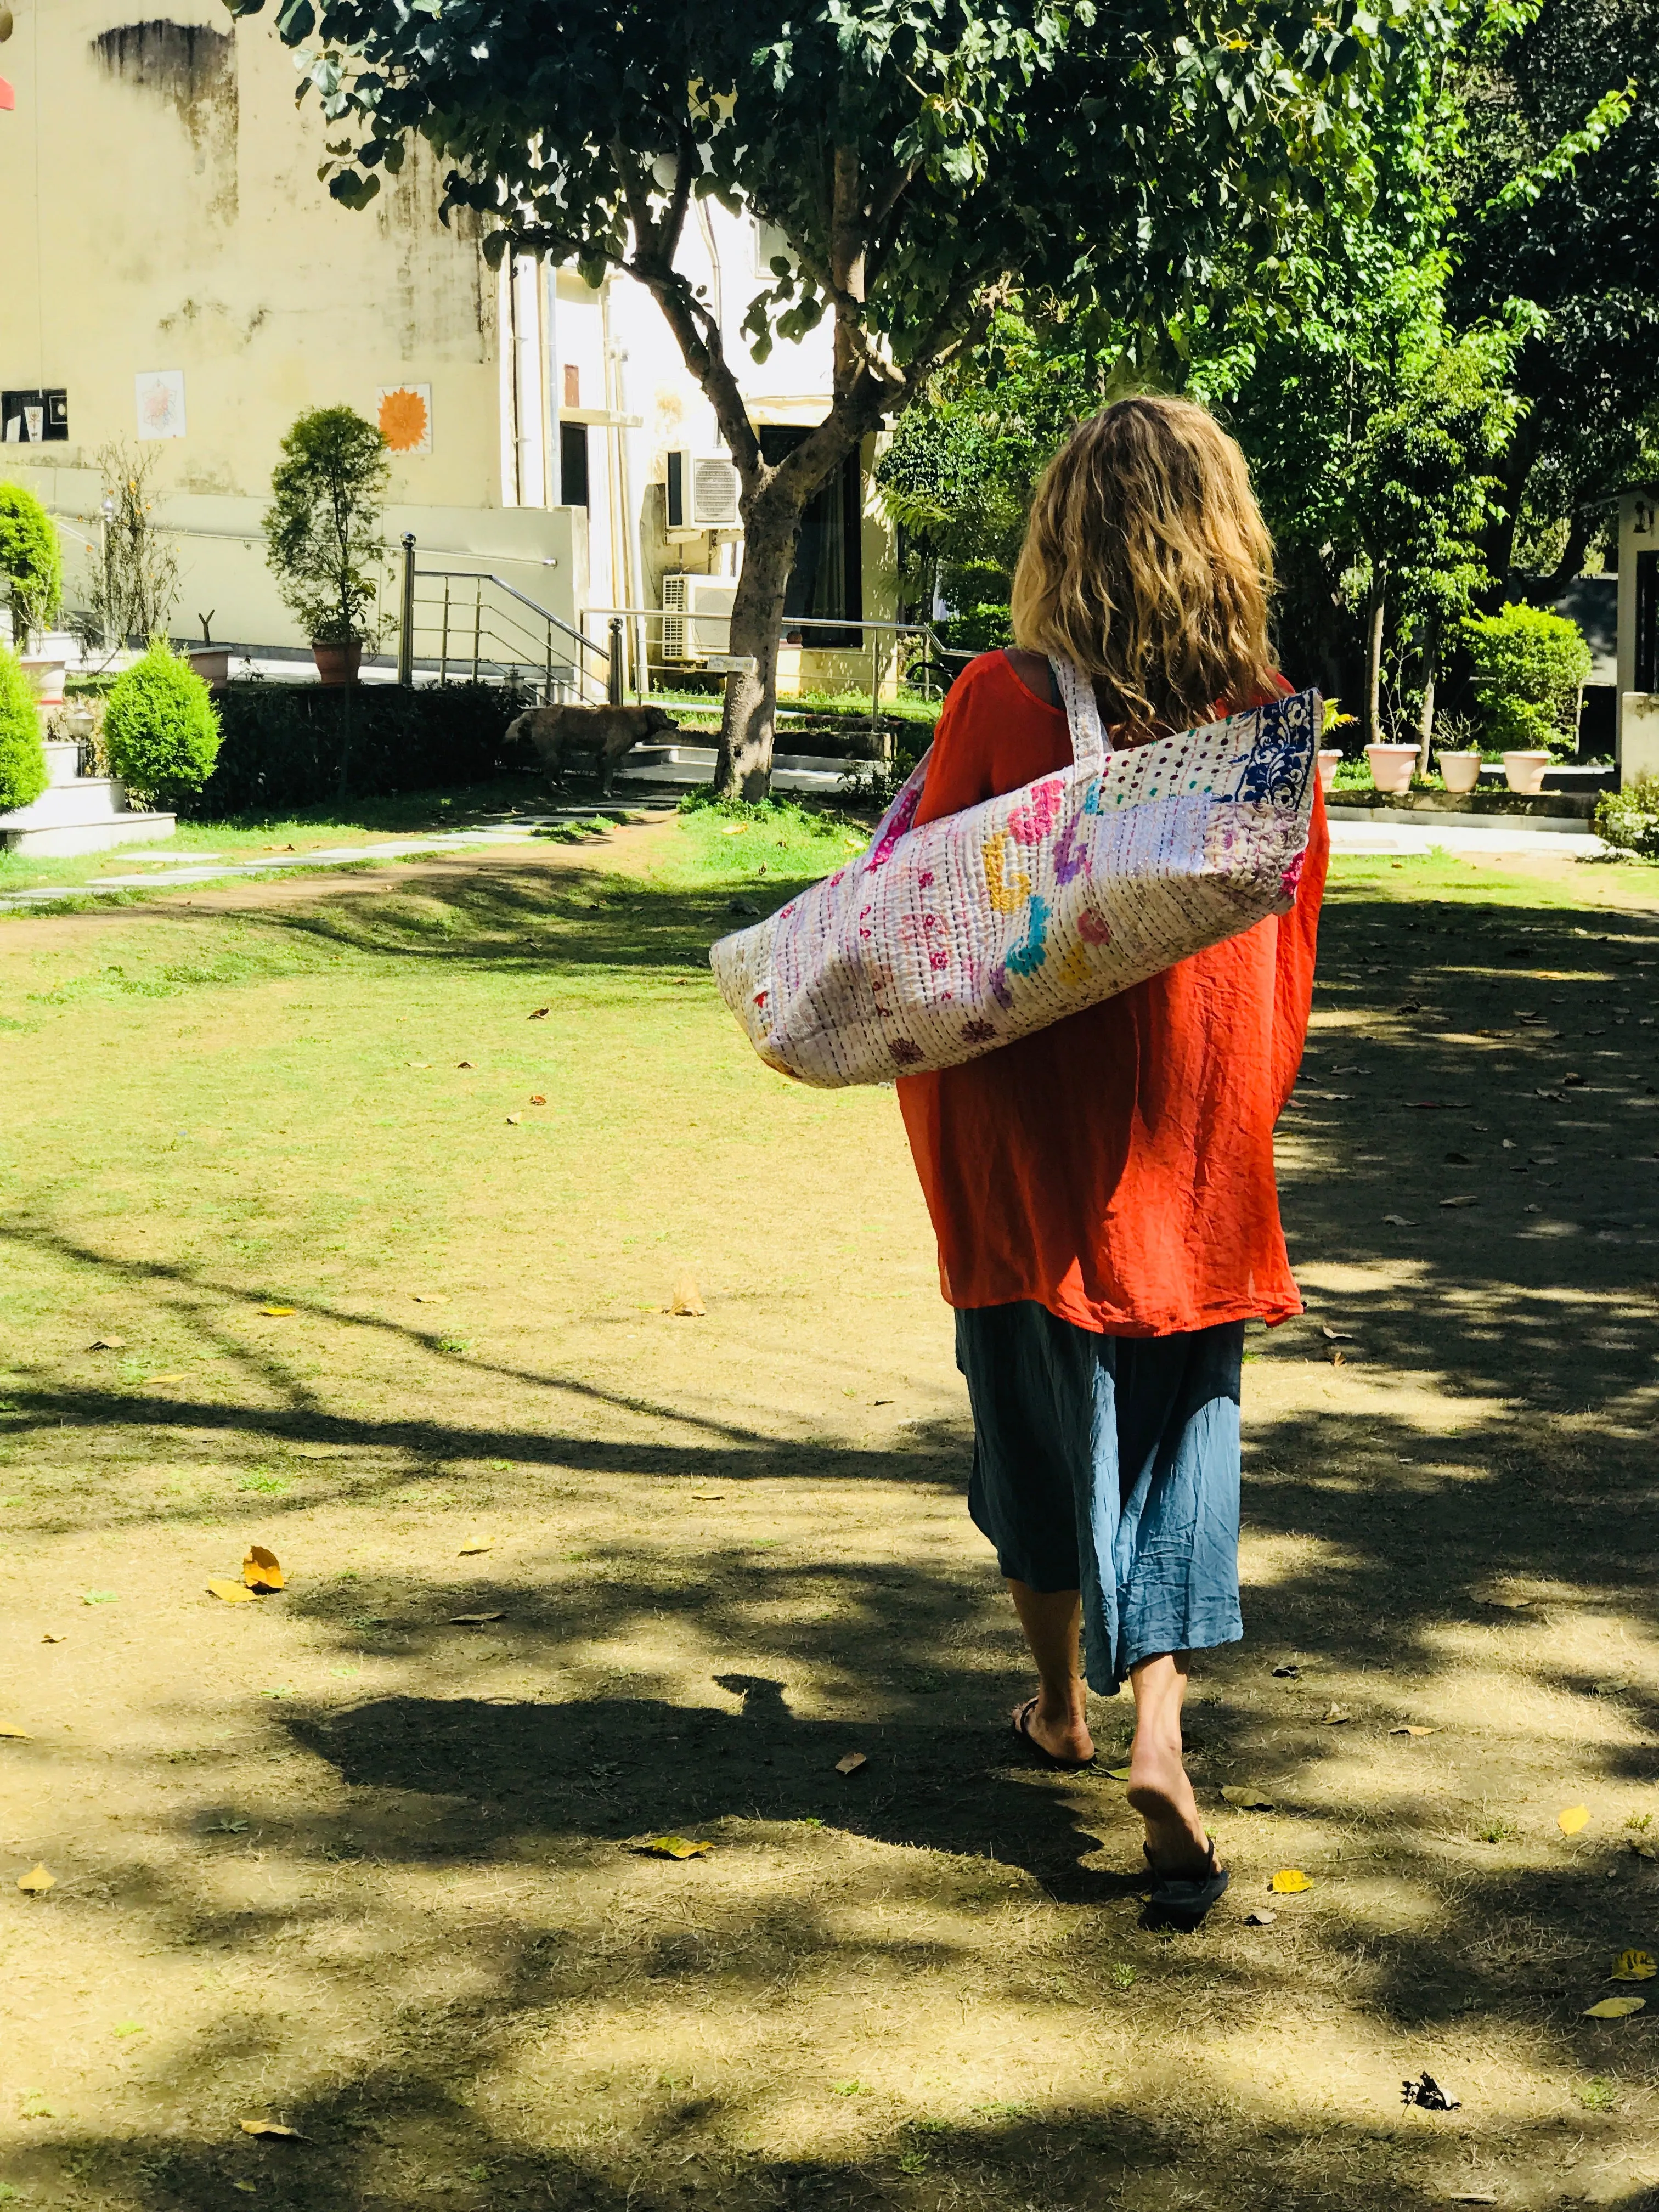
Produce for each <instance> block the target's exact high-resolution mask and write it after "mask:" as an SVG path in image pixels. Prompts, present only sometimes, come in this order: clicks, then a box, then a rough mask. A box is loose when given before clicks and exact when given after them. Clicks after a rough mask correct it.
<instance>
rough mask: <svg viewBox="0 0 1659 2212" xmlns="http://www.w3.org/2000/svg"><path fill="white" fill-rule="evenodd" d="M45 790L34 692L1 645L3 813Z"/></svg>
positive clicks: (0, 799)
mask: <svg viewBox="0 0 1659 2212" xmlns="http://www.w3.org/2000/svg"><path fill="white" fill-rule="evenodd" d="M45 789H46V754H45V752H44V751H43V750H41V745H40V714H39V711H38V710H37V708H36V707H35V703H34V693H33V690H31V689H30V687H29V679H28V678H27V676H25V675H24V673H23V671H22V668H21V665H19V662H18V659H17V655H16V654H15V653H9V652H8V651H7V650H6V648H5V647H4V646H0V814H9V813H10V811H11V810H12V809H13V807H15V806H27V805H31V804H32V803H33V801H34V800H35V799H39V797H40V794H41V793H42V792H43V791H44V790H45Z"/></svg>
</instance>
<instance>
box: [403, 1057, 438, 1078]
mask: <svg viewBox="0 0 1659 2212" xmlns="http://www.w3.org/2000/svg"><path fill="white" fill-rule="evenodd" d="M431 1065H432V1062H431V1061H430V1060H405V1061H404V1066H405V1067H412V1068H413V1069H414V1070H415V1071H416V1073H417V1074H419V1075H424V1074H425V1073H426V1072H427V1070H428V1068H429V1067H430V1066H431Z"/></svg>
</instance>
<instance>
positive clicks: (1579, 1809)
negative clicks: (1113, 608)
mask: <svg viewBox="0 0 1659 2212" xmlns="http://www.w3.org/2000/svg"><path fill="white" fill-rule="evenodd" d="M1555 1825H1556V1826H1557V1827H1558V1828H1559V1830H1560V1831H1561V1832H1562V1834H1563V1835H1564V1836H1576V1835H1577V1833H1578V1831H1579V1830H1580V1829H1581V1828H1586V1827H1588V1826H1589V1806H1588V1805H1564V1806H1563V1807H1562V1808H1561V1810H1560V1811H1559V1813H1558V1814H1556V1816H1555Z"/></svg>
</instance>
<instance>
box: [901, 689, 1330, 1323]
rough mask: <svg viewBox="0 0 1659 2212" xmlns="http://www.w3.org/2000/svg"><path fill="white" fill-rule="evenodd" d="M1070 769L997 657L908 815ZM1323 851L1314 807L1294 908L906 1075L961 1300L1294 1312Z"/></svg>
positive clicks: (1060, 740) (938, 810) (1049, 723)
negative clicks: (1285, 1193)
mask: <svg viewBox="0 0 1659 2212" xmlns="http://www.w3.org/2000/svg"><path fill="white" fill-rule="evenodd" d="M1071 758H1072V745H1071V738H1070V735H1069V733H1068V732H1067V729H1066V716H1065V714H1064V713H1063V711H1062V710H1061V709H1060V708H1057V707H1051V706H1049V705H1048V704H1047V703H1046V702H1044V701H1042V700H1041V699H1038V698H1036V697H1035V696H1033V694H1032V693H1031V692H1030V691H1028V690H1026V688H1025V686H1024V684H1022V683H1021V682H1020V680H1019V678H1018V676H1016V675H1015V673H1014V671H1013V668H1012V665H1011V664H1010V662H1009V661H1008V659H1007V658H1006V655H1005V654H1003V653H987V654H985V655H983V656H982V657H981V659H978V660H975V661H973V662H970V663H969V666H968V667H967V668H966V669H964V670H963V673H962V674H961V676H959V677H958V678H957V681H956V683H955V684H954V685H953V686H952V687H951V694H950V696H949V698H948V699H947V700H946V702H945V711H944V713H943V714H941V715H940V716H939V731H938V734H937V736H936V737H935V738H934V741H933V759H932V761H931V762H930V763H929V765H928V769H927V785H926V788H925V789H924V791H923V793H922V799H921V807H920V809H919V810H918V811H917V814H916V820H917V822H918V823H922V822H932V821H934V820H936V819H937V818H938V817H939V816H940V815H945V814H955V813H958V812H960V811H961V810H962V809H963V807H967V806H974V805H979V804H980V803H981V801H982V800H984V799H991V798H994V797H996V796H997V795H998V794H999V793H1002V792H1007V791H1016V790H1018V788H1019V787H1020V786H1021V785H1022V784H1026V783H1030V782H1031V781H1033V780H1034V779H1035V778H1036V777H1037V776H1041V775H1050V774H1052V773H1053V771H1054V769H1060V768H1065V767H1067V766H1068V765H1069V764H1070V762H1071ZM1329 848H1330V840H1329V835H1328V830H1327V828H1326V823H1325V809H1324V804H1323V801H1322V799H1320V798H1318V797H1317V796H1316V799H1315V802H1314V817H1313V831H1312V836H1311V837H1310V842H1309V846H1308V853H1307V858H1306V860H1305V861H1304V865H1303V871H1302V878H1301V885H1300V888H1299V890H1298V891H1297V902H1296V905H1295V907H1294V908H1292V910H1291V912H1290V913H1289V914H1288V915H1282V916H1273V917H1270V918H1269V919H1268V920H1267V921H1261V922H1258V923H1257V924H1256V925H1255V927H1254V928H1253V929H1249V930H1246V931H1245V932H1244V933H1243V934H1242V935H1241V936H1238V937H1233V938H1229V939H1227V941H1226V942H1225V944H1222V945H1212V947H1211V949H1210V950H1209V951H1207V952H1199V953H1195V954H1194V956H1193V957H1192V958H1191V959H1189V960H1182V961H1180V962H1178V963H1176V966H1175V967H1173V968H1168V969H1164V973H1163V974H1162V975H1154V976H1152V977H1151V978H1150V979H1149V980H1148V981H1146V982H1144V983H1138V984H1136V985H1135V986H1134V987H1133V989H1132V990H1127V991H1123V992H1120V993H1119V994H1118V995H1117V997H1115V998H1114V999H1108V1000H1104V1001H1103V1004H1101V1005H1100V1006H1091V1007H1088V1008H1087V1009H1086V1010H1085V1012H1082V1013H1079V1014H1073V1015H1071V1016H1070V1017H1068V1018H1067V1019H1066V1020H1065V1021H1062V1022H1055V1023H1054V1024H1052V1025H1051V1026H1050V1027H1049V1028H1048V1029H1045V1030H1038V1031H1036V1034H1035V1035H1033V1036H1028V1037H1022V1038H1021V1039H1020V1040H1019V1041H1018V1043H1015V1044H1010V1045H1005V1046H1003V1047H1002V1048H1000V1050H999V1051H996V1052H993V1053H987V1054H984V1055H983V1056H982V1057H981V1059H978V1060H969V1061H968V1062H967V1064H966V1065H965V1066H961V1067H949V1068H945V1069H943V1070H942V1071H940V1072H939V1073H936V1074H930V1075H907V1076H904V1077H902V1079H900V1081H899V1084H898V1097H899V1105H900V1108H901V1109H902V1113H903V1115H904V1127H905V1131H906V1133H907V1134H908V1137H909V1139H910V1150H911V1152H912V1153H913V1155H914V1156H915V1163H916V1171H917V1173H918V1174H919V1175H920V1176H921V1187H922V1190H923V1193H924V1194H925V1196H926V1198H927V1210H928V1212H929V1213H930V1214H931V1215H932V1217H933V1228H934V1231H935V1233H936V1234H937V1236H938V1238H939V1280H940V1287H941V1288H942V1289H943V1291H944V1293H945V1298H946V1299H947V1301H948V1302H949V1303H950V1304H951V1305H953V1306H994V1305H1004V1304H1008V1303H1009V1302H1011V1301H1012V1300H1013V1299H1016V1298H1031V1299H1035V1300H1036V1301H1037V1303H1039V1304H1042V1305H1045V1306H1047V1307H1048V1310H1049V1311H1050V1312H1051V1313H1054V1314H1057V1315H1059V1316H1060V1318H1061V1320H1063V1321H1070V1322H1078V1323H1079V1325H1080V1326H1081V1327H1083V1328H1091V1329H1096V1330H1099V1331H1103V1332H1105V1333H1108V1334H1112V1335H1116V1336H1169V1335H1173V1334H1176V1332H1177V1331H1180V1330H1185V1329H1196V1328H1209V1327H1211V1326H1212V1324H1214V1323H1216V1322H1226V1321H1240V1320H1244V1319H1248V1318H1250V1317H1252V1316H1255V1317H1258V1318H1260V1319H1261V1320H1263V1321H1267V1322H1279V1321H1285V1320H1286V1319H1288V1318H1289V1316H1291V1315H1292V1314H1297V1313H1300V1312H1301V1310H1302V1301H1301V1299H1300V1297H1298V1296H1297V1288H1296V1284H1295V1282H1294V1280H1293V1279H1292V1278H1291V1263H1290V1256H1289V1255H1288V1254H1287V1253H1286V1251H1285V1235H1284V1231H1283V1230H1282V1228H1281V1227H1280V1225H1279V1191H1278V1186H1277V1184H1276V1182H1275V1181H1274V1177H1273V1124H1274V1122H1275V1121H1277V1120H1278V1118H1279V1114H1280V1113H1281V1111H1282V1110H1283V1109H1284V1106H1285V1101H1286V1100H1287V1099H1288V1098H1289V1097H1290V1095H1291V1086H1292V1085H1293V1084H1294V1083H1295V1081H1296V1074H1297V1067H1298V1066H1299V1065H1300V1062H1301V1059H1302V1047H1303V1041H1304V1036H1305V1035H1306V1032H1307V1026H1308V1011H1309V1007H1310V1003H1311V1000H1312V997H1313V971H1314V950H1315V940H1316V935H1317V932H1318V925H1319V902H1320V897H1321V894H1322V890H1323V889H1324V883H1325V870H1326V864H1327V860H1328V854H1329Z"/></svg>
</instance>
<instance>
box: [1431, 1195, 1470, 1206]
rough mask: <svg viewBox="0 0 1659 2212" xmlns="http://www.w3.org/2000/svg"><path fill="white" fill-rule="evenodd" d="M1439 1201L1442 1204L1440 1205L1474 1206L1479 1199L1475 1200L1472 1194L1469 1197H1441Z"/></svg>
mask: <svg viewBox="0 0 1659 2212" xmlns="http://www.w3.org/2000/svg"><path fill="white" fill-rule="evenodd" d="M1440 1203H1441V1204H1442V1206H1474V1205H1477V1204H1478V1203H1479V1200H1476V1199H1475V1198H1474V1197H1472V1196H1470V1197H1460V1198H1443V1199H1442V1200H1441V1201H1440Z"/></svg>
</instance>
